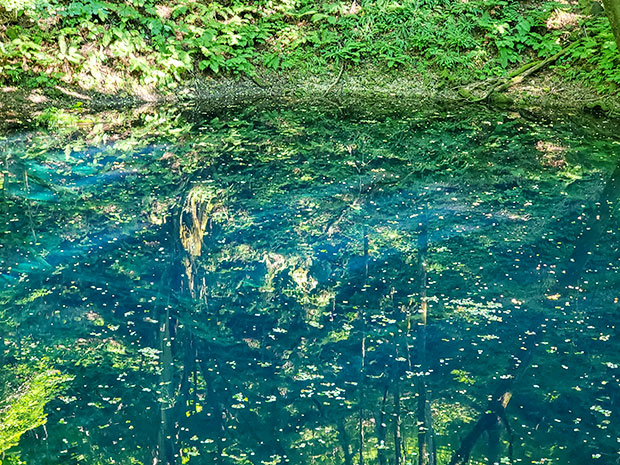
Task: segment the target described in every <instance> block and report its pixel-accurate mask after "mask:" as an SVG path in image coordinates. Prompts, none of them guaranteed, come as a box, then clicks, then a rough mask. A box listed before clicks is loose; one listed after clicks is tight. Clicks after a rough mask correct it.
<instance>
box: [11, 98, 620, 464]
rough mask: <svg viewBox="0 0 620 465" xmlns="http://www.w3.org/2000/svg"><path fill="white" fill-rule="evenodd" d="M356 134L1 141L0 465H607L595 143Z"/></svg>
mask: <svg viewBox="0 0 620 465" xmlns="http://www.w3.org/2000/svg"><path fill="white" fill-rule="evenodd" d="M360 108H364V106H356V105H342V106H335V107H331V106H326V107H323V108H322V109H317V108H311V107H300V108H296V107H294V106H286V105H283V106H269V105H261V106H255V107H249V106H246V107H243V106H241V107H235V108H230V109H221V110H217V111H215V110H204V109H203V110H200V109H189V108H186V109H166V108H142V109H137V110H126V111H114V112H106V113H101V114H95V115H85V114H82V113H80V112H79V111H77V110H76V111H75V112H73V113H64V114H57V115H52V116H51V117H49V115H48V118H47V119H48V120H49V123H48V124H47V125H45V126H40V127H38V128H34V129H24V128H22V129H14V130H11V131H7V132H5V134H4V135H3V136H2V138H0V159H1V163H2V178H1V180H2V186H1V193H0V215H1V216H0V219H1V221H0V283H1V284H0V289H1V290H0V317H1V318H0V349H1V350H0V363H1V365H2V372H1V373H0V451H1V453H2V455H1V456H2V457H3V459H2V460H3V463H7V464H18V463H20V464H21V463H27V464H32V465H35V464H46V465H47V464H49V465H56V464H74V463H75V464H137V463H142V464H160V463H161V464H167V463H170V464H172V463H174V464H181V463H190V464H211V463H221V464H265V465H267V464H278V463H289V464H345V465H352V464H356V465H357V464H361V463H365V464H378V465H387V464H391V465H401V464H412V463H440V464H447V463H465V462H466V461H467V460H468V459H469V460H470V463H510V462H513V463H527V464H531V463H535V464H548V463H553V464H579V465H583V464H588V463H593V464H611V463H617V461H618V460H619V459H620V423H619V419H618V413H619V409H618V402H619V395H620V355H619V354H620V351H619V348H620V346H619V343H618V336H619V327H618V324H617V313H618V311H619V310H620V303H619V299H620V286H619V284H620V274H619V272H618V270H619V267H620V251H619V244H620V242H619V237H620V221H619V218H620V217H619V212H618V208H617V207H618V199H619V198H620V165H619V164H618V163H619V160H620V144H619V142H618V138H617V137H615V136H614V134H613V132H614V128H616V126H614V122H609V121H608V122H606V121H601V120H593V119H588V118H583V117H582V118H579V119H575V118H563V119H557V118H555V119H549V118H543V117H536V116H532V115H529V114H519V113H516V112H500V111H490V110H484V109H475V108H467V109H464V110H453V109H435V110H433V111H420V110H412V109H407V108H403V107H399V106H398V105H395V102H387V103H385V102H384V103H383V104H382V105H381V106H380V108H376V107H375V108H372V109H368V107H367V108H365V109H363V110H361V109H360ZM386 108H387V109H386ZM610 128H611V131H610Z"/></svg>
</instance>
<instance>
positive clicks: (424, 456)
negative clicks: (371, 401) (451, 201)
mask: <svg viewBox="0 0 620 465" xmlns="http://www.w3.org/2000/svg"><path fill="white" fill-rule="evenodd" d="M425 215H426V214H424V216H423V218H422V222H421V223H420V224H421V227H420V233H419V236H418V275H419V277H420V311H419V313H420V315H421V317H422V321H421V322H420V323H419V325H418V344H419V346H420V347H419V349H418V363H419V370H420V372H421V375H420V377H419V380H418V415H417V416H418V421H417V423H418V452H419V453H418V464H419V465H435V463H436V462H437V460H436V451H435V438H434V432H433V418H432V415H431V407H430V401H429V399H428V393H427V385H426V372H427V363H426V321H427V316H428V302H427V290H426V286H427V277H426V255H427V251H428V230H427V225H426V223H427V218H426V216H425Z"/></svg>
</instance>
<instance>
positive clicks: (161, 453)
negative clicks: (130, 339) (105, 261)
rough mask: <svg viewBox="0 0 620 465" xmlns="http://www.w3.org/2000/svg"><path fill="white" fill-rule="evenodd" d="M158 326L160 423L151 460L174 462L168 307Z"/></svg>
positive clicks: (155, 461) (171, 366)
mask: <svg viewBox="0 0 620 465" xmlns="http://www.w3.org/2000/svg"><path fill="white" fill-rule="evenodd" d="M162 320H163V321H161V327H160V341H159V342H160V350H161V363H162V371H161V376H160V380H161V381H160V386H161V391H162V392H161V397H162V402H161V403H160V425H159V435H158V440H157V452H156V457H155V459H154V461H153V463H154V464H165V465H173V464H174V437H173V436H174V434H173V421H174V419H173V418H172V413H173V412H174V402H173V397H174V389H173V386H172V379H173V370H174V365H173V359H172V341H171V338H170V309H169V308H166V311H165V312H164V313H163V315H162Z"/></svg>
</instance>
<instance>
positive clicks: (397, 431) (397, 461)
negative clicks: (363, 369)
mask: <svg viewBox="0 0 620 465" xmlns="http://www.w3.org/2000/svg"><path fill="white" fill-rule="evenodd" d="M401 423H402V420H401V417H400V383H399V382H398V379H397V380H395V382H394V465H401V464H402V463H403V461H402V456H401V450H402V437H401Z"/></svg>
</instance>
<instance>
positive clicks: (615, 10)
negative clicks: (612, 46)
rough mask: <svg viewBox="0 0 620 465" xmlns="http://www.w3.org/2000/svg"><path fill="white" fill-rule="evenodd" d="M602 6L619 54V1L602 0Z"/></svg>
mask: <svg viewBox="0 0 620 465" xmlns="http://www.w3.org/2000/svg"><path fill="white" fill-rule="evenodd" d="M603 5H604V7H605V13H607V17H608V18H609V23H610V24H611V30H612V32H613V33H614V37H615V39H616V45H617V46H618V51H619V52H620V0H603Z"/></svg>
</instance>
